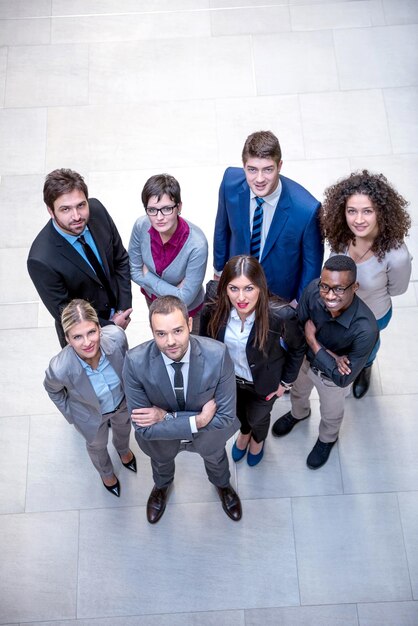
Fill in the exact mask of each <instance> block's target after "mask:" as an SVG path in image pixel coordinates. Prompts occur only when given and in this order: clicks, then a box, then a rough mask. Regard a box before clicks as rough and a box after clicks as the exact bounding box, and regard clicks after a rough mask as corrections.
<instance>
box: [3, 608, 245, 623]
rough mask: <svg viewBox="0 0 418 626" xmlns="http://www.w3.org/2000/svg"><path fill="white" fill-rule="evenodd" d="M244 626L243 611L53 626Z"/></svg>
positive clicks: (84, 621)
mask: <svg viewBox="0 0 418 626" xmlns="http://www.w3.org/2000/svg"><path fill="white" fill-rule="evenodd" d="M220 624H222V626H245V622H244V611H211V612H209V613H203V612H199V613H177V614H173V613H170V614H166V615H138V616H136V617H133V616H131V617H110V618H106V617H103V618H99V619H94V618H93V619H76V620H69V621H61V620H60V621H59V622H54V624H53V626H219V625H220ZM6 626H7V625H6ZM33 626H51V622H36V624H35V623H34V622H33Z"/></svg>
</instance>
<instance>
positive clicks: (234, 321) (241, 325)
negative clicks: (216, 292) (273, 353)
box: [224, 307, 255, 382]
mask: <svg viewBox="0 0 418 626" xmlns="http://www.w3.org/2000/svg"><path fill="white" fill-rule="evenodd" d="M254 320H255V311H253V312H252V313H251V315H249V316H248V317H247V318H246V319H245V320H244V322H243V321H242V320H241V319H240V317H239V315H238V312H237V310H236V308H235V307H232V309H231V312H230V314H229V319H228V323H227V325H226V329H225V337H224V344H225V345H226V347H227V348H228V352H229V354H230V356H231V359H232V362H233V364H234V369H235V375H236V376H239V378H244V379H245V380H248V381H250V382H252V380H253V376H252V374H251V370H250V366H249V365H248V360H247V353H246V348H247V342H248V337H249V336H250V332H251V329H252V327H253V324H254Z"/></svg>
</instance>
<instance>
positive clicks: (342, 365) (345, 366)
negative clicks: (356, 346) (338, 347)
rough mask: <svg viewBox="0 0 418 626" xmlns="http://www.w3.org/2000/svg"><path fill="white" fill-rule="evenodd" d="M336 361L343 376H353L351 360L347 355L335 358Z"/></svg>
mask: <svg viewBox="0 0 418 626" xmlns="http://www.w3.org/2000/svg"><path fill="white" fill-rule="evenodd" d="M335 360H336V362H337V367H338V371H339V373H340V374H341V375H342V376H348V375H349V374H351V369H350V367H349V365H350V359H349V358H348V356H347V355H346V354H344V355H343V356H335Z"/></svg>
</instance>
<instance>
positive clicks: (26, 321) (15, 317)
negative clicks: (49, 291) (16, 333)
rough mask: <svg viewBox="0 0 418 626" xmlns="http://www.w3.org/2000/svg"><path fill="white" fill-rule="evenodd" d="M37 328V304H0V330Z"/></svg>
mask: <svg viewBox="0 0 418 626" xmlns="http://www.w3.org/2000/svg"><path fill="white" fill-rule="evenodd" d="M36 326H38V304H37V302H29V303H28V302H24V303H23V304H22V303H20V304H0V329H2V330H5V329H13V328H35V327H36Z"/></svg>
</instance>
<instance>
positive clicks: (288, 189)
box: [213, 167, 324, 301]
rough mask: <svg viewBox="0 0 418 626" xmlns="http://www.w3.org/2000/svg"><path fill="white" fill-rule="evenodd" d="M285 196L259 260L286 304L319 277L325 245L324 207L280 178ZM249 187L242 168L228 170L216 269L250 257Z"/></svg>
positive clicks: (216, 245) (219, 216)
mask: <svg viewBox="0 0 418 626" xmlns="http://www.w3.org/2000/svg"><path fill="white" fill-rule="evenodd" d="M280 180H281V182H282V193H281V195H280V199H279V203H278V205H277V207H276V211H275V213H274V217H273V221H272V224H271V226H270V229H269V232H268V235H267V239H266V242H265V245H264V249H263V255H262V257H261V259H260V262H261V265H262V266H263V268H264V271H265V274H266V278H267V283H268V286H269V288H270V290H271V291H272V292H273V293H274V294H276V295H278V296H281V297H282V298H284V299H286V300H289V301H291V300H293V298H296V299H299V297H300V295H301V293H302V291H303V289H304V288H305V287H306V285H308V284H309V283H310V281H311V280H313V279H314V278H316V277H317V276H319V275H320V274H321V267H322V260H323V256H324V246H323V244H322V238H321V233H320V229H319V219H318V209H319V207H320V203H319V202H318V200H316V199H315V198H314V197H313V196H312V195H311V194H310V193H309V192H308V191H306V189H304V188H303V187H302V186H301V185H299V184H298V183H295V182H294V181H293V180H290V178H286V177H285V176H280ZM250 238H251V233H250V188H249V186H248V184H247V181H246V180H245V174H244V170H243V169H241V168H238V167H229V168H228V169H227V170H226V171H225V174H224V177H223V180H222V183H221V187H220V190H219V204H218V213H217V216H216V223H215V234H214V254H213V257H214V266H215V270H216V271H218V272H220V271H222V270H223V268H224V265H225V263H226V262H227V261H228V260H229V259H230V258H231V257H233V256H235V255H236V254H250Z"/></svg>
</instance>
